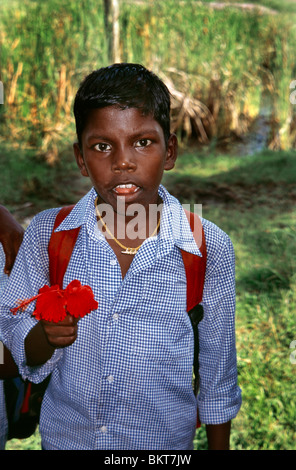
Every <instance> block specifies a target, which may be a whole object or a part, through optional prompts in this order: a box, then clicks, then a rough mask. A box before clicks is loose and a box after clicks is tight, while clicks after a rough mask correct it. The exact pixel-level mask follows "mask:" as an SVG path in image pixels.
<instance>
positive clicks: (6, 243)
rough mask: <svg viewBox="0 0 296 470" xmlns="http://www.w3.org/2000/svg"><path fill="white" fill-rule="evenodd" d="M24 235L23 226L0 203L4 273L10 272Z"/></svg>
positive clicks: (0, 230) (0, 231)
mask: <svg viewBox="0 0 296 470" xmlns="http://www.w3.org/2000/svg"><path fill="white" fill-rule="evenodd" d="M23 236H24V229H23V227H22V226H21V225H20V224H19V223H18V222H17V221H16V220H15V219H14V218H13V216H12V215H11V214H10V212H9V211H8V210H7V209H6V208H5V207H4V206H1V205H0V243H2V246H3V249H4V253H5V267H4V272H5V274H10V272H11V270H12V267H13V264H14V260H15V258H16V255H17V253H18V249H19V247H20V244H21V243H22V240H23Z"/></svg>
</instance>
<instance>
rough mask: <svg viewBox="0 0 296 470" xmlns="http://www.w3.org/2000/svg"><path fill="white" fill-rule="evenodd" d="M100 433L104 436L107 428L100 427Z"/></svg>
mask: <svg viewBox="0 0 296 470" xmlns="http://www.w3.org/2000/svg"><path fill="white" fill-rule="evenodd" d="M100 431H101V432H102V433H103V434H106V432H107V426H101V427H100Z"/></svg>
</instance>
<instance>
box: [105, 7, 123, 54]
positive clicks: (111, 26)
mask: <svg viewBox="0 0 296 470" xmlns="http://www.w3.org/2000/svg"><path fill="white" fill-rule="evenodd" d="M104 23H105V32H106V36H107V41H108V59H109V61H110V62H120V33H119V0H104Z"/></svg>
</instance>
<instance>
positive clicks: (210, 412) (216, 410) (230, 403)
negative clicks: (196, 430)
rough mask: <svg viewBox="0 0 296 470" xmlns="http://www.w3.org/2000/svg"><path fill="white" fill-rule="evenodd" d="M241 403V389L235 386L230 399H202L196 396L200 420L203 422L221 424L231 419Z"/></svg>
mask: <svg viewBox="0 0 296 470" xmlns="http://www.w3.org/2000/svg"><path fill="white" fill-rule="evenodd" d="M241 404H242V396H241V389H240V388H239V387H237V388H236V390H235V393H234V395H233V396H232V397H231V398H230V399H228V400H227V399H226V398H225V399H222V400H202V399H200V397H199V396H198V397H197V407H198V415H199V419H200V422H201V423H203V424H222V423H227V422H228V421H231V420H232V419H234V418H235V417H236V415H237V414H238V412H239V410H240V407H241Z"/></svg>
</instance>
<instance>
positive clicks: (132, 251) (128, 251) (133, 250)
mask: <svg viewBox="0 0 296 470" xmlns="http://www.w3.org/2000/svg"><path fill="white" fill-rule="evenodd" d="M97 204H98V197H97V198H96V200H95V208H96V213H97V216H98V218H99V220H100V222H101V224H102V226H103V228H104V229H105V230H106V232H107V233H108V234H109V235H110V237H111V238H112V239H113V240H114V241H115V243H117V245H119V246H120V248H123V249H124V251H122V252H121V253H122V254H124V255H135V254H136V253H137V251H138V250H139V248H141V246H142V244H143V242H142V243H141V245H139V246H137V247H136V248H129V247H127V246H124V245H123V244H122V243H120V241H119V240H117V238H116V237H115V236H114V235H113V233H112V232H111V231H110V230H109V228H108V227H107V224H106V223H105V222H104V221H103V219H102V216H101V214H100V211H99V209H98V205H97ZM159 226H160V218H159V221H158V223H157V226H156V228H155V230H154V232H153V233H152V234H151V235H150V237H153V236H154V235H155V234H156V233H157V231H158V229H159Z"/></svg>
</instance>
